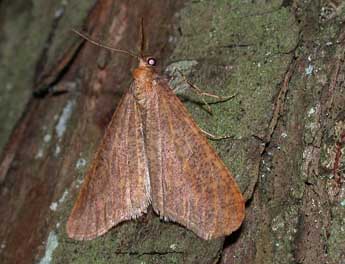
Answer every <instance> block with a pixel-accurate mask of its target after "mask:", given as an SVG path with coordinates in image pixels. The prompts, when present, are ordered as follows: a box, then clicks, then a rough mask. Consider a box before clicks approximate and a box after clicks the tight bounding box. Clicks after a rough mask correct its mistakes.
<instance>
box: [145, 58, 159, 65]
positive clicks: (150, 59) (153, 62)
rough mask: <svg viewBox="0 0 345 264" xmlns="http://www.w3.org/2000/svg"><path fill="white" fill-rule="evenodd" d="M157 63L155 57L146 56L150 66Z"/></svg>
mask: <svg viewBox="0 0 345 264" xmlns="http://www.w3.org/2000/svg"><path fill="white" fill-rule="evenodd" d="M156 63H157V61H156V59H155V58H148V59H147V64H148V65H150V66H155V65H156Z"/></svg>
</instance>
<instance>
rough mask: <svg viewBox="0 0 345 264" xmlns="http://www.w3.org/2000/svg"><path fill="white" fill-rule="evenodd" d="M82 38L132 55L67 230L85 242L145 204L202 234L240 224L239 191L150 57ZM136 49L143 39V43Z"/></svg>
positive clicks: (221, 233) (212, 234) (140, 210)
mask: <svg viewBox="0 0 345 264" xmlns="http://www.w3.org/2000/svg"><path fill="white" fill-rule="evenodd" d="M76 33H77V34H79V35H81V36H82V37H83V38H85V39H86V40H88V41H89V42H91V43H93V44H95V45H97V46H101V47H104V48H107V49H109V50H111V51H115V52H122V53H126V54H128V55H130V56H134V57H137V58H138V61H139V65H138V67H137V68H135V69H134V70H133V72H132V76H133V82H132V84H131V85H130V87H129V89H128V90H127V92H126V93H125V94H124V96H123V98H122V100H121V102H120V103H119V105H118V107H117V109H116V111H115V113H114V114H113V117H112V119H111V122H110V124H109V126H108V127H107V129H106V131H105V135H104V138H103V140H102V142H101V144H100V146H99V148H98V150H97V152H96V154H95V156H94V159H93V161H92V162H91V165H90V167H89V169H88V171H87V173H86V176H85V180H84V183H83V185H82V187H81V190H80V193H79V196H78V198H77V200H76V202H75V205H74V207H73V209H72V212H71V214H70V216H69V219H68V221H67V228H66V230H67V234H68V236H69V237H70V238H73V239H77V240H90V239H94V238H96V237H98V236H101V235H102V234H104V233H106V232H107V231H108V230H109V229H111V228H112V227H114V226H116V225H117V224H119V223H120V222H123V221H126V220H131V219H135V218H138V217H140V216H141V215H143V214H144V213H146V212H147V209H148V207H149V206H152V208H153V210H154V212H155V213H156V214H158V215H159V216H160V217H161V218H164V219H168V220H169V221H172V222H177V223H179V224H181V225H182V226H184V227H186V228H188V229H190V230H192V231H193V232H194V233H196V234H197V235H198V236H199V237H201V238H203V239H206V240H208V239H215V238H219V237H222V236H226V235H229V234H231V233H232V232H233V231H235V230H236V229H238V228H239V226H240V225H241V223H242V221H243V219H244V214H245V213H244V211H245V203H244V199H243V197H242V194H241V192H240V190H239V188H238V186H237V184H236V182H235V180H234V178H233V177H232V175H231V173H230V172H229V170H228V168H227V167H226V166H225V165H224V163H223V162H222V160H221V159H220V158H219V156H218V155H217V153H216V152H215V150H214V149H213V148H212V147H211V145H210V144H209V143H208V140H207V138H206V137H205V136H204V135H203V133H202V132H201V130H200V128H199V127H198V126H197V124H196V123H195V122H194V121H193V119H192V117H191V116H190V114H189V113H188V111H187V109H186V107H185V106H184V105H183V103H182V102H181V101H180V100H179V98H178V97H177V96H176V95H175V94H174V92H173V91H172V89H171V88H170V87H169V85H168V82H167V81H166V79H165V78H163V77H161V76H160V75H159V74H158V72H157V70H156V59H155V58H153V57H150V56H144V55H143V52H141V55H136V54H133V53H131V52H128V51H125V50H119V49H115V48H111V47H108V46H105V45H102V44H100V43H98V42H95V41H93V40H92V39H90V38H89V37H87V36H85V35H83V34H81V33H79V32H76ZM142 47H143V45H142Z"/></svg>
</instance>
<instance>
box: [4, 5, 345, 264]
mask: <svg viewBox="0 0 345 264" xmlns="http://www.w3.org/2000/svg"><path fill="white" fill-rule="evenodd" d="M141 17H144V18H145V25H146V33H147V34H146V35H147V39H148V40H149V43H148V44H149V45H148V46H149V47H148V51H150V52H151V54H152V55H154V56H156V57H157V58H158V59H159V61H160V62H161V65H162V66H163V69H165V68H167V69H171V68H172V66H178V67H180V69H182V70H183V71H184V72H185V73H186V74H187V75H188V77H189V78H190V79H191V80H192V81H193V82H194V83H195V84H197V85H198V86H200V87H201V88H202V89H204V90H206V91H208V92H212V93H216V94H220V95H229V94H236V97H235V98H234V99H233V100H231V101H227V102H223V103H217V104H212V105H211V107H212V115H210V114H209V113H207V111H205V107H203V106H202V105H201V104H200V103H199V102H201V101H200V99H199V98H198V97H196V96H195V95H193V94H192V93H190V92H188V91H187V92H186V93H183V95H184V98H185V99H186V100H184V102H185V104H186V105H187V107H188V108H189V110H190V112H191V113H192V114H193V116H194V118H195V120H196V121H197V122H198V123H199V124H200V127H202V128H204V129H205V130H207V131H210V132H212V133H214V134H218V135H222V134H232V135H234V137H235V138H234V139H228V140H222V141H213V142H212V143H213V145H214V146H215V148H216V149H217V151H218V152H219V153H220V155H221V157H222V158H223V160H224V161H225V163H226V164H227V165H228V166H229V168H230V169H231V171H232V172H233V173H234V175H236V180H237V182H238V183H239V185H240V187H241V190H242V191H243V192H244V194H245V197H246V199H247V208H246V219H245V222H244V223H243V225H242V227H241V229H240V230H239V231H238V232H236V233H235V234H233V235H231V236H230V237H228V238H226V239H225V241H223V240H218V241H209V242H207V241H203V240H201V239H199V238H197V237H196V236H195V235H194V234H193V233H192V232H190V231H188V230H186V229H185V228H182V227H180V226H177V225H175V224H172V223H165V222H162V221H160V220H159V218H157V217H156V216H155V215H154V214H153V213H149V214H148V215H147V216H146V217H143V218H141V219H139V220H137V221H130V222H126V223H123V224H121V225H120V226H118V227H116V228H114V229H112V231H111V232H109V233H107V234H106V235H105V236H103V237H100V238H98V239H96V240H93V241H88V242H76V241H73V240H70V239H68V238H67V237H66V233H65V222H66V219H67V216H68V214H69V212H70V210H71V207H72V204H73V202H74V200H75V198H76V195H77V193H78V190H79V186H80V182H81V181H82V179H83V176H84V172H85V169H86V168H87V166H88V162H89V160H90V158H91V157H92V155H93V154H94V151H95V149H96V147H97V145H98V143H99V141H100V139H101V137H102V135H103V132H104V129H105V127H106V125H107V123H108V122H109V119H110V117H111V114H112V113H113V111H114V109H115V108H116V105H117V103H118V101H119V98H120V97H121V95H122V93H123V91H124V90H125V89H126V88H127V87H128V86H129V84H130V80H131V76H130V70H131V69H132V68H133V67H134V66H135V64H136V61H135V60H134V59H132V58H129V57H126V56H123V55H121V54H111V56H110V54H109V53H108V52H107V51H105V50H102V49H100V48H97V47H93V46H91V45H89V44H86V43H84V42H83V41H82V40H81V39H80V38H78V37H76V36H75V35H73V34H71V33H70V31H69V30H70V29H71V28H76V29H83V30H85V31H87V32H89V33H90V34H91V35H92V36H93V37H94V38H96V39H99V40H101V41H102V42H106V43H108V44H109V45H111V46H115V47H119V48H121V47H122V48H126V49H129V50H132V51H135V50H136V48H137V47H138V35H139V34H138V30H139V26H138V25H139V21H140V18H141ZM344 18H345V6H344V4H343V2H342V1H336V0H332V1H331V0H330V1H326V0H324V1H321V0H314V1H312V0H309V1H298V0H281V1H279V0H271V1H261V0H256V1H240V0H232V1H225V0H217V1H187V0H186V1H182V0H180V1H158V0H157V1H155V0H152V1H134V0H127V1H125V0H116V1H110V0H99V1H76V0H70V1H43V0H37V1H19V0H15V1H9V0H4V1H0V36H1V38H0V59H1V71H0V80H1V85H2V86H1V88H2V89H1V95H0V122H1V127H0V133H1V134H0V148H1V149H2V156H1V160H0V184H1V186H0V188H1V189H0V218H1V219H2V220H1V226H0V262H1V263H4V264H9V263H222V264H228V263H265V264H266V263H275V264H276V263H306V264H315V263H329V264H333V263H334V264H339V263H343V262H344V259H345V220H344V219H345V175H344V170H345V169H344V168H345V167H344V166H345V158H344V155H345V154H344V151H345V111H344V105H345V93H344V89H345V87H344V50H345V31H344V23H343V21H344ZM172 84H173V85H175V86H177V88H181V89H180V90H182V91H184V90H185V89H184V87H185V86H184V84H183V83H181V82H179V81H178V80H177V81H176V82H173V83H172ZM47 90H49V91H50V92H48V93H46V91H47ZM65 90H68V92H65V93H64V92H63V91H65ZM34 91H35V96H33V95H32V93H33V92H34ZM52 91H58V92H55V94H54V95H52V94H53V93H52Z"/></svg>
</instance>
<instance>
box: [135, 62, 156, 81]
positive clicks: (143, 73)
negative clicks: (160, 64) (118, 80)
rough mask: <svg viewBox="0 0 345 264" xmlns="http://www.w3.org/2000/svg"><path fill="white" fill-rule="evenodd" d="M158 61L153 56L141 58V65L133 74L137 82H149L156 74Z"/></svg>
mask: <svg viewBox="0 0 345 264" xmlns="http://www.w3.org/2000/svg"><path fill="white" fill-rule="evenodd" d="M156 65H157V61H156V59H155V58H153V57H151V56H142V57H139V65H138V67H137V68H135V69H134V70H133V72H132V75H133V78H134V79H135V80H148V78H152V77H153V76H154V75H155V74H156Z"/></svg>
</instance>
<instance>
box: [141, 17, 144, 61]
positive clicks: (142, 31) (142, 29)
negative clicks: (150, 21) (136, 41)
mask: <svg viewBox="0 0 345 264" xmlns="http://www.w3.org/2000/svg"><path fill="white" fill-rule="evenodd" d="M144 50H145V32H144V18H143V17H142V18H141V23H140V56H141V57H144Z"/></svg>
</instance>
